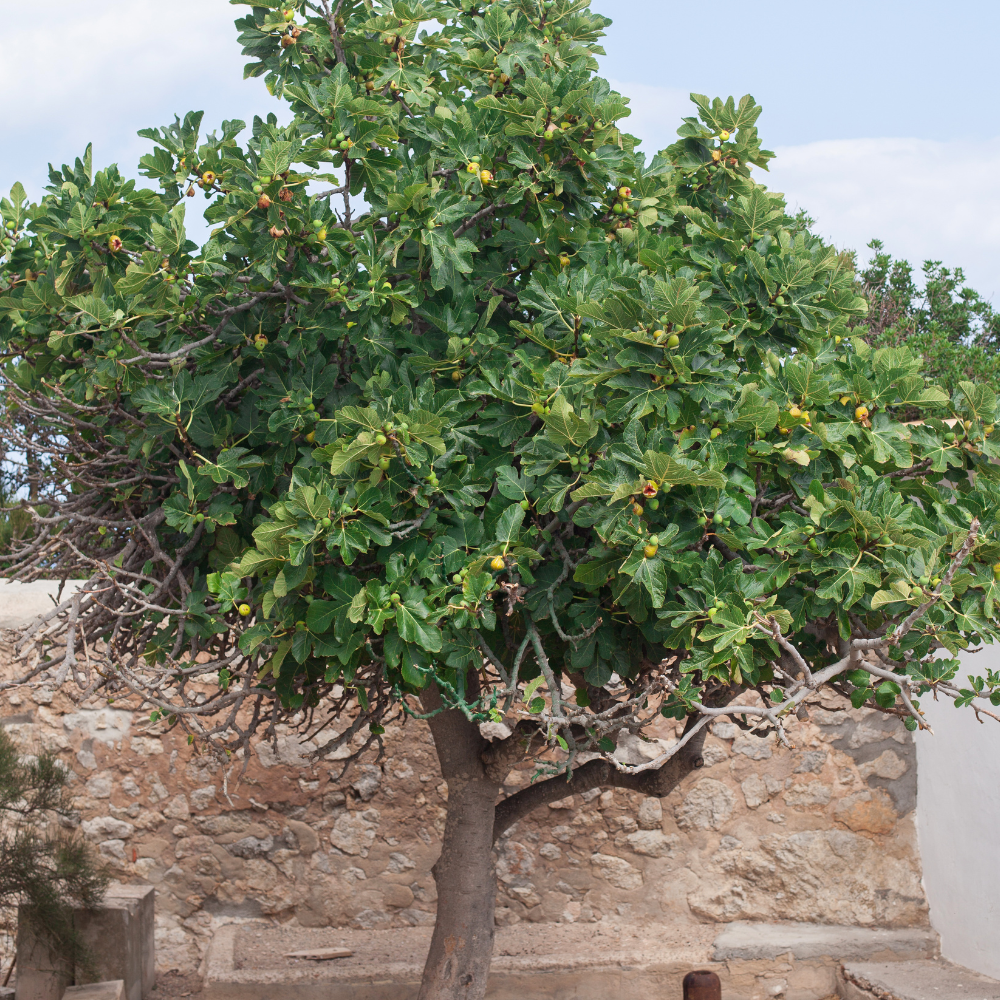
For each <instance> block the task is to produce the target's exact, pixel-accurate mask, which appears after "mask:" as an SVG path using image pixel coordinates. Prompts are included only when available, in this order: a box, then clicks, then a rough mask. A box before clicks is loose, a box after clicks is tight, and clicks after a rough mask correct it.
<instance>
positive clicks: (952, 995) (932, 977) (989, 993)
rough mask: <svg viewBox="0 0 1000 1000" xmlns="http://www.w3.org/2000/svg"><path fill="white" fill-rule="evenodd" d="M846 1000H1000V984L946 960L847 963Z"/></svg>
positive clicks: (844, 978) (843, 994) (843, 979)
mask: <svg viewBox="0 0 1000 1000" xmlns="http://www.w3.org/2000/svg"><path fill="white" fill-rule="evenodd" d="M839 993H840V995H841V997H843V998H844V1000H1000V981H998V980H996V979H990V977H989V976H984V975H981V974H980V973H978V972H973V971H972V970H971V969H966V968H964V967H963V966H961V965H953V964H952V963H951V962H947V961H945V960H944V959H937V960H934V961H915V962H845V963H844V967H843V970H842V977H841V981H840V984H839Z"/></svg>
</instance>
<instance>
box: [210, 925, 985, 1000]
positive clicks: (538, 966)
mask: <svg viewBox="0 0 1000 1000" xmlns="http://www.w3.org/2000/svg"><path fill="white" fill-rule="evenodd" d="M430 935H431V930H430V928H429V927H415V928H397V929H393V930H370V931H361V930H353V929H337V928H323V929H319V928H317V929H311V930H310V929H306V928H289V929H287V930H286V929H283V928H275V927H273V926H271V925H267V924H257V923H245V924H239V925H230V926H228V927H221V928H219V929H218V930H217V931H216V932H215V935H214V937H213V940H212V943H211V945H210V947H209V949H208V951H207V952H206V954H205V958H204V960H203V963H202V968H201V974H202V977H203V980H204V985H203V993H204V997H203V1000H414V998H415V997H416V996H417V991H418V987H419V983H420V974H421V970H422V967H423V960H424V956H425V955H426V952H427V947H428V945H429V943H430ZM293 946H294V949H295V950H302V949H303V948H305V947H309V948H321V947H326V948H335V947H341V948H346V949H350V950H351V952H352V953H353V954H352V955H351V956H350V957H345V958H340V959H333V960H330V961H316V962H314V961H308V960H302V959H290V958H288V957H287V952H289V951H290V950H292V947H293ZM841 946H844V947H846V948H848V951H849V953H852V954H863V955H865V956H871V955H877V956H879V957H882V956H884V955H896V954H900V955H907V954H912V953H914V952H916V953H917V954H920V955H922V956H923V955H928V954H934V951H935V949H936V947H937V938H936V935H934V934H933V933H931V932H929V931H925V930H916V931H874V930H864V929H858V928H845V927H823V926H820V925H808V924H806V925H801V924H800V925H786V926H783V925H774V924H743V925H738V926H735V927H734V926H733V925H726V926H724V927H723V928H721V929H720V927H719V926H718V925H709V924H702V925H696V926H693V927H692V926H691V925H689V924H684V925H668V924H664V925H653V926H646V927H641V928H630V927H628V925H624V924H617V923H615V922H613V921H608V920H605V921H602V922H599V923H596V924H531V923H522V924H518V925H515V926H513V927H502V928H499V929H498V931H497V937H496V944H495V950H494V958H493V967H492V971H491V974H490V982H489V988H488V990H487V997H488V998H489V1000H524V998H525V997H531V998H532V1000H607V998H608V997H609V996H635V997H673V996H678V997H679V996H680V995H681V992H682V987H681V983H682V980H683V978H684V976H685V975H686V974H687V973H688V972H690V971H691V970H692V969H711V970H712V971H714V972H716V973H718V975H719V977H720V979H721V980H722V991H723V995H724V996H725V997H726V998H727V1000H763V998H765V997H777V996H781V997H783V998H784V1000H820V998H823V997H829V996H830V995H831V994H833V993H835V992H836V990H837V976H838V971H839V968H840V961H841V958H842V957H843V956H842V954H841V953H840V951H839V948H840V947H841ZM776 959H777V961H776ZM966 1000H981V998H973V997H969V998H966ZM991 1000H992V998H991ZM996 1000H1000V997H998V998H996Z"/></svg>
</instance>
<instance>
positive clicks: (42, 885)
mask: <svg viewBox="0 0 1000 1000" xmlns="http://www.w3.org/2000/svg"><path fill="white" fill-rule="evenodd" d="M66 778H67V775H66V771H65V770H64V769H63V767H62V765H61V764H60V762H59V760H58V759H57V758H56V757H55V756H54V755H53V754H50V753H42V754H39V755H38V756H24V755H22V754H21V753H20V752H19V751H18V748H17V746H16V745H15V744H14V741H13V740H12V738H11V736H10V734H9V733H8V732H7V730H6V729H3V728H0V906H2V907H16V906H18V904H20V905H21V911H20V912H21V915H22V916H23V917H24V918H25V919H26V920H27V921H28V923H29V924H30V928H31V931H32V933H33V934H35V935H36V936H38V937H40V938H41V939H43V940H45V941H46V942H47V943H48V944H49V946H50V947H51V948H52V950H53V952H54V953H55V954H56V955H57V956H59V957H60V958H62V959H64V960H66V961H67V962H68V964H69V967H70V968H74V967H76V968H79V969H82V970H88V969H89V968H90V966H91V965H92V961H93V959H92V956H91V955H90V953H89V952H88V950H87V948H86V946H85V945H84V944H83V942H82V941H81V940H80V938H79V935H78V933H77V931H76V928H75V926H74V921H73V905H74V904H75V905H79V906H95V905H96V904H97V903H99V902H100V901H101V899H102V898H103V896H104V892H105V889H106V888H107V885H108V882H109V878H108V874H107V872H106V870H105V869H104V866H103V865H101V864H100V863H99V862H98V861H97V860H96V859H95V858H94V856H93V852H92V850H91V849H90V846H89V845H88V844H87V843H85V842H84V841H82V840H80V839H78V838H77V837H74V836H71V835H69V834H67V833H66V832H65V831H63V830H60V829H59V825H58V823H57V816H58V814H59V813H61V812H63V811H64V810H63V807H62V794H63V788H64V786H65V785H66Z"/></svg>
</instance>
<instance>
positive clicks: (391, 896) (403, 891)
mask: <svg viewBox="0 0 1000 1000" xmlns="http://www.w3.org/2000/svg"><path fill="white" fill-rule="evenodd" d="M382 901H383V902H384V903H385V905H386V906H391V907H392V908H393V909H394V910H404V909H406V908H407V907H408V906H412V905H413V890H412V889H410V888H409V887H407V886H405V885H397V884H396V883H394V882H390V883H389V884H388V885H386V886H385V887H384V888H383V889H382Z"/></svg>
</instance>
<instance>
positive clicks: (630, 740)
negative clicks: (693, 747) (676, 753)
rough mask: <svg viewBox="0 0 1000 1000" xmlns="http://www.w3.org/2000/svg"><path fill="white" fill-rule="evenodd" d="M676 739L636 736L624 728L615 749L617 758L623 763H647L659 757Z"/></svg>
mask: <svg viewBox="0 0 1000 1000" xmlns="http://www.w3.org/2000/svg"><path fill="white" fill-rule="evenodd" d="M676 742H677V741H676V740H659V739H654V740H650V739H642V738H641V737H639V736H635V735H633V734H632V733H630V732H628V730H624V729H623V730H622V731H621V732H620V733H619V734H618V746H617V749H616V750H615V759H616V760H620V761H621V762H622V763H623V764H631V765H633V766H634V765H636V764H645V763H647V762H648V761H651V760H656V758H657V757H661V756H663V754H664V753H665V752H666V751H667V750H669V749H670V748H671V747H672V746H673V745H674V744H675V743H676Z"/></svg>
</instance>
